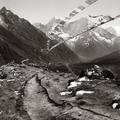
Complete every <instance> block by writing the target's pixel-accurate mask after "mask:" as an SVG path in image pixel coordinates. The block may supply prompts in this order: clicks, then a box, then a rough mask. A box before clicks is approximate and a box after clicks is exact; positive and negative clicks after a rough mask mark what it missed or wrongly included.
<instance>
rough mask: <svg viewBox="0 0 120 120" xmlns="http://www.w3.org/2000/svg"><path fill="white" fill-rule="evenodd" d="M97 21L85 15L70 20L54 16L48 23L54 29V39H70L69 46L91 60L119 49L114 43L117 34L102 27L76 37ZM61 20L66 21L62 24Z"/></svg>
mask: <svg viewBox="0 0 120 120" xmlns="http://www.w3.org/2000/svg"><path fill="white" fill-rule="evenodd" d="M96 21H97V20H96ZM96 21H95V20H94V19H93V18H92V19H91V18H90V17H88V18H87V17H84V18H80V19H78V20H75V21H72V22H68V21H64V20H63V19H59V18H57V19H56V18H55V17H54V18H53V19H52V20H51V21H50V22H49V23H48V24H47V25H48V26H49V30H50V31H52V34H53V35H52V36H53V39H57V40H58V41H59V39H58V38H62V39H63V40H67V39H69V40H68V41H67V42H66V44H67V45H68V47H69V48H71V49H72V50H73V51H74V52H75V53H76V54H77V55H78V56H79V57H81V58H83V59H84V61H90V60H93V59H96V58H98V57H102V56H104V55H107V54H110V53H111V52H114V51H116V49H117V48H115V47H114V44H113V42H114V39H115V38H116V35H115V34H112V33H110V32H109V31H107V30H106V29H103V28H102V27H97V28H95V29H93V30H91V31H89V32H85V33H84V34H80V35H79V36H77V37H74V36H76V35H77V34H79V33H82V32H84V31H87V29H88V28H89V27H90V26H94V25H95V23H96ZM60 22H64V24H62V25H61V24H59V23H60ZM98 22H99V21H98ZM47 32H48V31H47ZM56 36H57V37H58V38H57V37H56ZM71 38H72V39H71Z"/></svg>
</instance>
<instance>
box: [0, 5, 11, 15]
mask: <svg viewBox="0 0 120 120" xmlns="http://www.w3.org/2000/svg"><path fill="white" fill-rule="evenodd" d="M10 13H11V14H13V13H12V12H11V11H10V10H7V9H6V7H2V8H1V9H0V14H1V15H7V14H10Z"/></svg>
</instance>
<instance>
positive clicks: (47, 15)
mask: <svg viewBox="0 0 120 120" xmlns="http://www.w3.org/2000/svg"><path fill="white" fill-rule="evenodd" d="M83 1H85V0H0V8H1V7H3V6H5V7H6V8H7V9H10V10H12V11H13V12H14V13H15V14H17V15H18V16H20V17H22V18H25V19H27V20H29V21H30V22H31V23H36V22H41V23H43V24H46V23H47V22H48V21H49V20H50V19H51V18H52V17H54V16H58V17H66V16H68V14H69V13H70V12H71V11H72V10H74V9H75V8H76V7H77V6H79V5H81V3H83ZM99 14H104V15H112V16H115V15H118V14H120V0H98V1H97V2H96V3H94V4H93V5H92V6H90V7H89V8H87V9H85V10H84V11H83V12H81V13H79V14H78V15H77V17H75V18H74V19H77V18H80V17H84V16H87V15H99ZM110 25H113V26H114V27H116V29H118V30H119V32H120V27H119V26H120V19H119V20H116V21H114V22H111V23H109V24H107V25H106V26H110Z"/></svg>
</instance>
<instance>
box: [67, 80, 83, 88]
mask: <svg viewBox="0 0 120 120" xmlns="http://www.w3.org/2000/svg"><path fill="white" fill-rule="evenodd" d="M78 85H81V82H77V81H74V82H71V83H70V85H69V86H68V88H73V87H76V86H78Z"/></svg>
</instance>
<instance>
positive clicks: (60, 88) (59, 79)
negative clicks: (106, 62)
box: [0, 63, 120, 120]
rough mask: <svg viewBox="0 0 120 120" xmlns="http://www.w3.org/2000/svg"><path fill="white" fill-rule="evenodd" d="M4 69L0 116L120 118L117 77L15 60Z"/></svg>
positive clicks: (3, 119)
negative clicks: (78, 73)
mask: <svg viewBox="0 0 120 120" xmlns="http://www.w3.org/2000/svg"><path fill="white" fill-rule="evenodd" d="M0 71H1V73H0V78H1V79H0V90H1V92H0V120H120V111H119V106H120V88H119V86H118V85H117V84H116V83H115V82H114V80H113V79H88V78H87V77H82V78H78V77H77V76H73V74H71V73H64V72H59V71H57V72H53V71H50V70H49V71H48V70H44V69H42V68H36V67H33V66H28V65H26V66H25V65H19V64H15V63H10V64H7V65H3V66H2V67H1V68H0ZM73 83H74V84H73Z"/></svg>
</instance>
